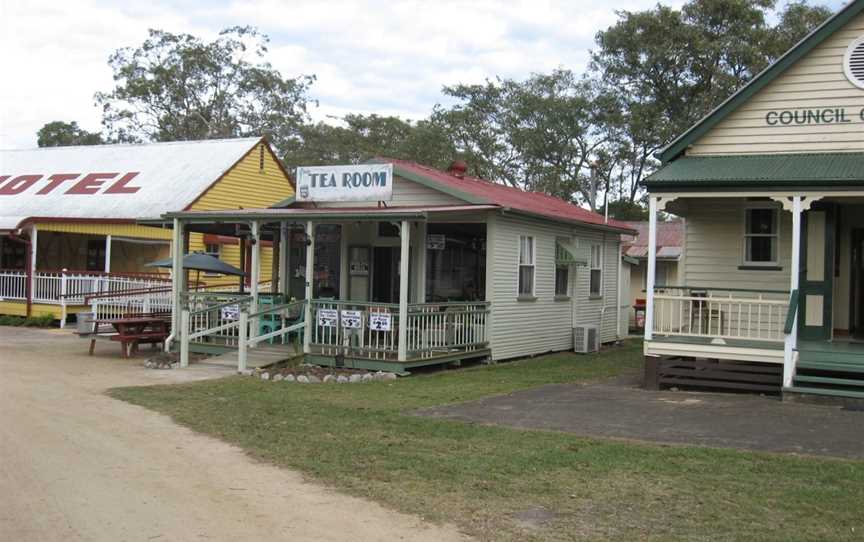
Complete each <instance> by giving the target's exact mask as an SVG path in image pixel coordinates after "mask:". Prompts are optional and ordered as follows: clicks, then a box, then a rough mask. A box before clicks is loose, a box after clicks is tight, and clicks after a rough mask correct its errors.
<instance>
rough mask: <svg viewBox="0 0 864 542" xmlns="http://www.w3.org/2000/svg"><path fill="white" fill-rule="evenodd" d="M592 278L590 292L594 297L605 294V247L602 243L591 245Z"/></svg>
mask: <svg viewBox="0 0 864 542" xmlns="http://www.w3.org/2000/svg"><path fill="white" fill-rule="evenodd" d="M590 263H591V266H590V270H591V279H590V281H589V282H590V283H589V288H588V293H589V295H591V296H592V297H600V296H601V295H603V247H602V245H599V244H595V245H591V262H590Z"/></svg>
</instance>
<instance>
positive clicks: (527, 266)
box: [519, 235, 536, 296]
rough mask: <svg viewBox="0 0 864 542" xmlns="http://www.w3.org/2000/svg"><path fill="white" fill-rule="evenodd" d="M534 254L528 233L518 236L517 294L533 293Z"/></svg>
mask: <svg viewBox="0 0 864 542" xmlns="http://www.w3.org/2000/svg"><path fill="white" fill-rule="evenodd" d="M535 257H536V254H535V250H534V238H533V237H531V236H530V235H521V236H519V295H520V296H533V295H534V274H535V273H534V272H535V270H536V269H535V268H536V266H535V262H536V258H535Z"/></svg>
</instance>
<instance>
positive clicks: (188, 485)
mask: <svg viewBox="0 0 864 542" xmlns="http://www.w3.org/2000/svg"><path fill="white" fill-rule="evenodd" d="M100 353H101V355H98V354H100ZM143 359H144V358H138V359H131V360H122V359H120V357H119V347H118V346H117V345H116V344H113V343H112V344H111V345H110V346H109V345H97V355H96V356H93V357H89V356H87V345H86V344H85V341H82V340H80V339H78V338H77V337H74V336H73V335H72V333H71V332H69V331H61V330H30V329H19V328H9V327H0V496H2V497H0V539H2V540H39V541H54V540H57V541H61V540H62V541H71V540H88V541H102V540H105V541H112V542H113V541H122V540H129V541H138V540H142V541H153V540H156V541H159V540H165V541H168V540H171V541H190V540H225V541H229V540H230V541H235V540H295V541H300V540H302V541H306V540H333V541H343V540H381V541H391V540H418V541H430V542H431V541H446V540H464V539H465V537H463V536H462V535H461V534H459V533H458V532H457V531H456V530H455V529H454V528H451V527H446V526H445V527H438V526H433V525H429V524H426V523H424V522H423V521H421V520H420V519H419V518H415V517H412V516H408V515H404V514H399V513H396V512H393V511H391V510H387V509H384V508H382V507H381V506H378V505H376V504H374V503H372V502H368V501H365V500H362V499H357V498H353V497H348V496H345V495H342V494H339V493H337V492H335V491H332V490H330V489H327V488H324V487H320V486H318V485H315V484H311V483H307V482H305V481H304V480H303V479H302V477H301V476H300V475H299V474H297V473H294V472H291V471H287V470H283V469H279V468H276V467H273V466H270V465H265V464H260V463H257V462H254V461H252V460H251V459H249V458H248V457H246V456H245V455H244V454H243V453H242V452H241V451H240V450H239V449H237V448H235V447H232V446H229V445H228V444H225V443H223V442H220V441H218V440H215V439H212V438H209V437H205V436H202V435H199V434H196V433H193V432H192V431H190V430H187V429H185V428H182V427H180V426H178V425H175V424H174V423H173V422H171V420H170V419H169V418H167V417H165V416H162V415H159V414H155V413H153V412H151V411H148V410H146V409H143V408H140V407H136V406H133V405H129V404H126V403H123V402H121V401H116V400H114V399H111V398H109V397H107V396H106V395H104V393H103V392H104V390H106V389H107V388H111V387H116V386H126V385H148V384H157V383H170V382H181V381H189V380H195V379H202V378H213V377H218V376H222V375H225V374H227V373H228V372H230V371H224V372H222V373H220V372H218V369H217V370H214V369H200V368H193V369H187V370H173V371H170V370H169V371H157V370H146V369H144V368H143V367H142V366H141V364H142V363H143Z"/></svg>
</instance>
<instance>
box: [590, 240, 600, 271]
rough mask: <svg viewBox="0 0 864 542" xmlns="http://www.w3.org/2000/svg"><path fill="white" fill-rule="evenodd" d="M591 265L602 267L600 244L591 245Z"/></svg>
mask: <svg viewBox="0 0 864 542" xmlns="http://www.w3.org/2000/svg"><path fill="white" fill-rule="evenodd" d="M591 267H593V268H598V267H600V245H591Z"/></svg>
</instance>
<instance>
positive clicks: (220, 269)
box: [144, 252, 246, 277]
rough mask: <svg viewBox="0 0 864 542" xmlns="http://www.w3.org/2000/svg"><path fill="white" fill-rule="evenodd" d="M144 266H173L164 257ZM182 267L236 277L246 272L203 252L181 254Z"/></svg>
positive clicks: (170, 259)
mask: <svg viewBox="0 0 864 542" xmlns="http://www.w3.org/2000/svg"><path fill="white" fill-rule="evenodd" d="M144 267H165V268H167V269H171V268H172V267H174V261H173V259H172V258H165V259H164V260H157V261H155V262H150V263H148V264H146V265H145V266H144ZM183 269H193V270H195V271H204V272H205V273H219V274H221V275H236V276H238V277H242V276H245V275H246V272H244V271H243V270H242V269H238V268H237V267H234V266H233V265H230V264H227V263H225V262H223V261H222V260H220V259H219V258H216V257H214V256H211V255H209V254H204V253H203V252H193V253H192V254H186V255H185V256H183Z"/></svg>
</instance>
